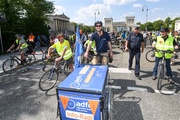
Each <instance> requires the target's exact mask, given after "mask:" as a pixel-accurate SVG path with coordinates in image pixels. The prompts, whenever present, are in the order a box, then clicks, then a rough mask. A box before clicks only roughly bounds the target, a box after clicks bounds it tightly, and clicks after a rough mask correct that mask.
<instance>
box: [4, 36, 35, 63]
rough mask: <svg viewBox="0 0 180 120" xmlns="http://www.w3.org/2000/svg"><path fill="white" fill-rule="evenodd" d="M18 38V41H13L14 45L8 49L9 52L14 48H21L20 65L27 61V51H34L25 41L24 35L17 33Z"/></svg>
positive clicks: (17, 49)
mask: <svg viewBox="0 0 180 120" xmlns="http://www.w3.org/2000/svg"><path fill="white" fill-rule="evenodd" d="M16 38H17V39H16V41H15V42H14V43H13V45H12V46H11V47H10V48H9V49H8V50H7V51H8V52H9V51H11V50H12V49H14V48H16V51H19V50H20V55H21V63H20V65H23V64H24V63H26V58H25V53H32V49H31V48H30V46H28V44H27V43H26V42H25V40H24V39H23V37H22V35H20V34H17V35H16Z"/></svg>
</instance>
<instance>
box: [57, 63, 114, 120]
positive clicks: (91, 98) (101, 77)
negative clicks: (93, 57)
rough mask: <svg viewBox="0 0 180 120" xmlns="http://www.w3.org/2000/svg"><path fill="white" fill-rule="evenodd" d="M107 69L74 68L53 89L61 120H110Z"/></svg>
mask: <svg viewBox="0 0 180 120" xmlns="http://www.w3.org/2000/svg"><path fill="white" fill-rule="evenodd" d="M107 85H108V66H105V65H101V66H94V65H85V66H82V67H78V68H76V69H75V70H74V71H73V72H72V73H71V74H70V75H69V76H68V77H67V78H66V79H65V80H64V81H63V82H62V83H60V84H59V85H58V87H57V88H56V92H57V99H58V110H59V115H60V119H61V120H111V91H109V90H108V89H107Z"/></svg>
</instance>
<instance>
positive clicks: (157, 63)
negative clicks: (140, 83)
mask: <svg viewBox="0 0 180 120" xmlns="http://www.w3.org/2000/svg"><path fill="white" fill-rule="evenodd" d="M161 59H162V58H158V57H156V58H155V65H154V69H153V76H157V72H158V71H157V70H158V66H159V60H161ZM165 62H166V75H167V76H168V77H172V71H171V65H170V63H171V59H165Z"/></svg>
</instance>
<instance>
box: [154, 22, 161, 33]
mask: <svg viewBox="0 0 180 120" xmlns="http://www.w3.org/2000/svg"><path fill="white" fill-rule="evenodd" d="M162 25H163V20H157V21H155V22H154V23H153V28H154V30H155V31H159V30H160V29H161V27H162Z"/></svg>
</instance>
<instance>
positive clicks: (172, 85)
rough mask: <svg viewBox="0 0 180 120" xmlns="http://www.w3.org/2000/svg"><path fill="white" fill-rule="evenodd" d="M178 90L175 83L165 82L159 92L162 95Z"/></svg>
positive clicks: (171, 93)
mask: <svg viewBox="0 0 180 120" xmlns="http://www.w3.org/2000/svg"><path fill="white" fill-rule="evenodd" d="M178 91H179V86H178V85H176V84H175V83H166V84H164V85H162V86H161V88H160V93H161V94H164V95H173V94H175V93H177V92H178Z"/></svg>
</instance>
